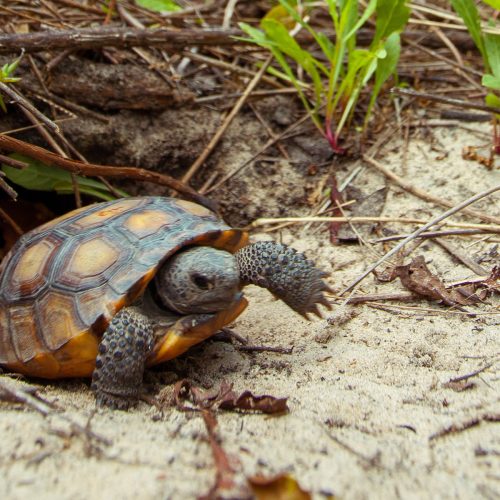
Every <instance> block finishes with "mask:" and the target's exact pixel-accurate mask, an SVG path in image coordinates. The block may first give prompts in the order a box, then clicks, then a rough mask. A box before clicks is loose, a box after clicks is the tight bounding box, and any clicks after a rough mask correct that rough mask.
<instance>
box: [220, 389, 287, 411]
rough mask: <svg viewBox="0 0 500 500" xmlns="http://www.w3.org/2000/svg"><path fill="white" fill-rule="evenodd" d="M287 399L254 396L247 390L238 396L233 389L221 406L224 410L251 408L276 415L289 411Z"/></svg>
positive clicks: (251, 409)
mask: <svg viewBox="0 0 500 500" xmlns="http://www.w3.org/2000/svg"><path fill="white" fill-rule="evenodd" d="M287 399H288V398H276V397H274V396H268V395H263V396H254V395H253V394H252V393H251V392H250V391H245V392H243V393H242V394H240V395H239V396H237V395H236V394H235V393H234V392H233V391H231V392H229V393H228V394H227V395H226V396H225V397H224V399H223V400H222V401H221V402H220V404H219V408H221V409H222V410H250V411H257V412H262V413H267V414H273V415H275V414H279V413H286V412H287V411H288V406H287V404H286V402H287Z"/></svg>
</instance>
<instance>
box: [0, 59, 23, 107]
mask: <svg viewBox="0 0 500 500" xmlns="http://www.w3.org/2000/svg"><path fill="white" fill-rule="evenodd" d="M22 57H23V54H21V55H20V56H19V57H18V58H17V59H16V60H14V61H13V62H11V63H7V64H4V65H3V66H2V68H1V69H0V83H16V82H18V81H19V80H20V78H16V77H14V76H12V75H13V74H14V71H16V69H17V67H18V66H19V62H20V61H21V59H22ZM0 108H2V110H3V112H4V113H7V107H6V106H5V102H4V100H3V97H2V95H1V94H0Z"/></svg>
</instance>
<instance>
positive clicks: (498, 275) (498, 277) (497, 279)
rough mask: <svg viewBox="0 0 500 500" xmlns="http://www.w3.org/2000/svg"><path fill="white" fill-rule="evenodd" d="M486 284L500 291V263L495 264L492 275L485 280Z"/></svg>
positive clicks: (491, 288)
mask: <svg viewBox="0 0 500 500" xmlns="http://www.w3.org/2000/svg"><path fill="white" fill-rule="evenodd" d="M484 284H485V285H486V286H487V287H488V289H490V290H491V291H492V292H493V291H496V292H500V265H499V266H495V267H494V268H493V269H492V270H491V273H490V275H489V276H488V277H487V278H486V279H485V280H484Z"/></svg>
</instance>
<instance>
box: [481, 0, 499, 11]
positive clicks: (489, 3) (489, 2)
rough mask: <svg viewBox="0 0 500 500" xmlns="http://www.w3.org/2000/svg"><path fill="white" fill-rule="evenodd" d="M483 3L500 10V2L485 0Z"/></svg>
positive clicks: (497, 0)
mask: <svg viewBox="0 0 500 500" xmlns="http://www.w3.org/2000/svg"><path fill="white" fill-rule="evenodd" d="M483 2H484V3H487V4H488V5H490V6H491V7H493V8H494V9H496V10H500V0H483Z"/></svg>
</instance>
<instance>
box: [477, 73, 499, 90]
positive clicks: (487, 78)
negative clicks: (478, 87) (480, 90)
mask: <svg viewBox="0 0 500 500" xmlns="http://www.w3.org/2000/svg"><path fill="white" fill-rule="evenodd" d="M481 83H482V84H483V86H485V87H488V88H489V89H495V90H500V77H498V76H495V75H483V78H482V80H481Z"/></svg>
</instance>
